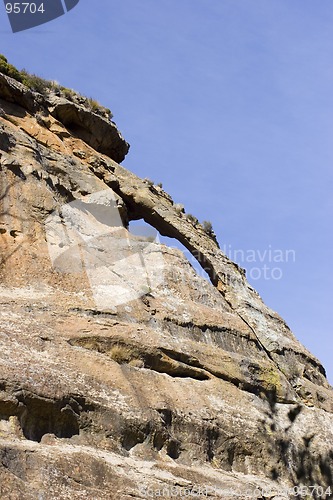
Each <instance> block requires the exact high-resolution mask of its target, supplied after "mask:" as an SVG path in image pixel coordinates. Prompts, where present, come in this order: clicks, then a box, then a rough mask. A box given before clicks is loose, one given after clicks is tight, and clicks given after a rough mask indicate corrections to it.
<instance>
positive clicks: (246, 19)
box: [0, 0, 333, 382]
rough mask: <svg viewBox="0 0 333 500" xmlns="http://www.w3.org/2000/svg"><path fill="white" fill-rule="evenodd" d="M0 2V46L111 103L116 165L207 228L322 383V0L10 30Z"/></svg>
mask: <svg viewBox="0 0 333 500" xmlns="http://www.w3.org/2000/svg"><path fill="white" fill-rule="evenodd" d="M0 8H1V9H2V10H0V23H1V24H0V32H1V40H2V44H1V45H2V47H1V50H0V52H3V53H4V54H5V55H6V56H7V57H8V59H9V60H10V62H12V63H13V64H15V65H16V66H17V67H19V68H23V67H25V68H26V69H28V70H29V71H31V72H35V73H37V74H38V75H40V76H43V77H45V78H50V79H55V80H58V81H59V82H60V83H61V84H62V85H65V86H68V87H72V88H75V89H77V90H79V91H80V92H81V93H83V94H86V95H88V96H93V97H95V98H96V99H98V100H99V101H100V102H101V103H102V104H104V105H105V106H107V107H109V108H111V109H112V111H113V113H114V116H115V121H116V122H117V124H118V126H119V128H120V130H121V131H122V132H123V134H124V136H125V138H126V139H127V140H128V141H129V142H130V144H131V150H130V153H129V155H128V158H127V159H126V160H125V162H124V165H125V166H126V167H128V168H129V169H131V170H133V171H134V172H135V173H137V174H138V175H140V176H142V177H149V178H151V179H153V180H154V181H155V182H156V183H157V182H163V187H164V188H165V189H166V190H167V191H168V192H170V194H172V196H173V198H174V200H175V201H176V202H182V203H184V205H185V208H186V210H187V211H188V212H191V213H193V214H194V215H196V216H197V217H198V218H199V219H200V220H204V219H208V220H211V221H212V222H213V226H214V229H215V231H216V233H217V236H218V239H219V241H220V244H221V246H222V247H225V248H226V250H227V253H229V255H230V256H231V257H233V256H234V255H235V252H236V251H237V252H238V253H237V256H238V260H239V262H240V264H241V265H242V266H243V267H246V268H247V270H248V275H252V277H253V279H250V281H251V283H252V284H253V285H254V286H255V288H256V289H257V290H258V291H259V293H260V294H261V295H262V297H263V298H264V300H265V301H266V303H267V304H268V305H269V306H271V307H272V308H273V309H275V310H276V311H278V312H279V314H280V315H281V316H283V317H284V319H285V320H286V321H287V323H288V324H289V325H290V327H291V328H292V330H293V331H294V333H295V335H296V336H297V337H298V339H299V340H300V341H301V342H302V343H303V344H304V345H305V346H306V347H308V348H309V349H310V350H311V351H312V352H313V353H314V354H315V355H317V356H318V357H319V359H320V360H321V361H322V362H323V364H324V366H325V368H326V370H327V373H328V376H329V378H330V381H331V382H333V365H332V357H333V339H332V320H331V307H332V295H333V293H332V277H333V272H332V265H331V262H332V243H333V237H332V216H333V197H332V188H333V169H332V163H333V141H332V132H333V91H332V89H333V29H332V26H333V3H332V1H331V0H320V1H319V2H318V1H315V0H292V1H290V0H255V1H254V0H252V1H251V0H158V1H156V0H141V1H139V0H118V1H113V0H98V1H97V2H92V1H91V0H89V1H88V0H80V2H79V4H78V6H77V7H75V8H74V9H73V10H72V11H71V12H69V13H68V14H66V15H65V16H63V17H60V18H58V19H57V20H54V21H53V22H51V23H49V24H46V25H44V26H40V27H39V28H36V29H34V30H29V31H26V32H21V33H16V34H12V33H11V31H10V26H9V23H8V20H7V18H6V14H5V9H4V8H3V7H1V6H0ZM269 250H271V254H270V255H269ZM288 250H289V251H292V252H293V253H292V254H291V253H289V254H288V256H289V259H287V257H286V253H285V252H286V251H288ZM265 251H266V255H265V254H264V252H265ZM242 252H243V254H242ZM253 256H254V257H253ZM253 258H254V259H255V260H256V261H255V262H249V260H251V261H252V260H253ZM274 258H275V259H277V258H278V259H280V260H281V259H282V260H284V261H285V262H276V261H274ZM287 260H288V261H287ZM286 261H287V262H286ZM264 266H266V270H264V269H263V267H264ZM267 268H268V269H269V270H267ZM275 268H278V270H275V271H274V272H273V270H274V269H275ZM272 272H273V274H274V277H275V278H278V277H279V278H280V279H274V278H273V276H272ZM281 273H282V276H281ZM265 278H266V279H265Z"/></svg>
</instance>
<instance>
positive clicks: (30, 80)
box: [0, 54, 113, 120]
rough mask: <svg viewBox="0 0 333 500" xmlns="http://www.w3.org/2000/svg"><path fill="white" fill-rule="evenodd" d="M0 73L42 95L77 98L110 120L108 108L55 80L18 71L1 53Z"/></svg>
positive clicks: (71, 99) (73, 99)
mask: <svg viewBox="0 0 333 500" xmlns="http://www.w3.org/2000/svg"><path fill="white" fill-rule="evenodd" d="M0 73H3V74H4V75H7V76H9V77H11V78H14V79H15V80H17V81H18V82H20V83H22V84H23V85H25V86H26V87H29V89H31V90H33V91H34V92H38V93H39V94H42V95H44V96H47V95H48V94H49V93H51V92H53V93H54V94H57V95H59V96H62V97H65V98H66V99H68V100H69V101H73V102H75V101H78V100H79V101H80V103H81V104H83V105H84V106H85V107H87V108H88V109H89V110H90V111H92V112H93V113H96V114H98V115H100V116H103V117H107V118H109V119H110V120H111V119H112V117H113V115H112V113H111V110H110V109H108V108H105V107H104V106H102V105H101V104H99V102H97V101H96V100H95V99H92V98H91V97H85V96H82V95H81V94H79V93H78V92H75V90H72V89H69V88H67V87H62V86H61V85H59V84H58V83H57V82H55V81H52V80H45V79H44V78H41V77H40V76H37V75H34V74H31V73H28V72H27V71H26V70H25V69H22V70H21V71H19V70H18V69H17V68H15V66H13V65H12V64H10V63H9V62H8V61H7V58H6V57H5V56H4V55H3V54H0Z"/></svg>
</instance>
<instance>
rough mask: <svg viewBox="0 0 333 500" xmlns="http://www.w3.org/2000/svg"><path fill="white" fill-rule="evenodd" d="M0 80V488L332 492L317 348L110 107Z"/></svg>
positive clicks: (6, 494) (88, 493)
mask: <svg viewBox="0 0 333 500" xmlns="http://www.w3.org/2000/svg"><path fill="white" fill-rule="evenodd" d="M0 80H1V82H0V83H1V85H0V97H1V100H0V107H1V110H0V114H1V118H0V120H1V123H0V147H1V159H0V242H1V268H0V277H1V282H0V301H1V310H0V315H1V327H0V342H1V349H0V366H1V380H0V384H1V387H0V390H1V392H0V456H1V464H2V466H1V469H0V493H1V498H19V499H35V498H43V499H44V498H45V499H49V498H59V499H62V498H64V499H65V498H73V499H76V498H77V499H82V498H87V499H92V498H93V499H95V498H96V499H110V498H115V499H118V498H120V499H126V498H152V497H154V496H155V497H163V496H164V497H166V498H167V497H168V496H169V497H171V494H172V493H177V494H178V496H179V497H181V495H183V496H185V494H187V496H190V494H191V495H192V496H193V497H194V496H195V494H201V495H202V496H203V495H204V494H206V496H207V495H208V494H209V495H210V496H211V497H213V498H222V499H231V498H240V499H243V498H244V499H245V498H249V495H252V497H250V498H286V499H288V498H291V497H292V488H293V487H295V486H299V485H304V487H305V488H308V493H309V495H311V491H313V498H320V494H321V490H310V486H314V485H318V486H320V487H322V488H323V489H324V492H325V493H326V498H329V490H328V489H327V488H329V486H330V485H332V483H333V480H332V479H333V478H332V459H333V445H332V443H333V417H332V410H333V393H332V389H331V387H330V386H329V384H328V382H327V380H326V378H325V372H324V369H323V367H322V366H321V364H320V362H319V361H318V360H317V359H316V358H315V357H314V356H313V355H312V354H311V353H309V352H308V351H307V350H306V349H305V348H304V347H303V346H302V345H301V344H300V343H299V342H298V341H297V340H296V338H295V337H294V336H293V334H292V333H291V332H290V330H289V328H288V326H287V325H286V324H285V322H284V321H283V320H282V319H281V318H280V317H279V316H278V315H277V314H276V313H275V312H273V311H272V310H270V309H269V308H267V307H266V306H265V305H264V304H263V302H262V300H261V298H260V297H259V295H258V294H257V293H256V292H255V291H254V290H253V289H252V287H251V286H250V285H249V284H248V282H247V281H246V277H245V275H244V272H243V270H242V269H240V268H239V267H238V266H237V265H236V264H234V263H233V262H231V261H230V260H229V259H228V258H227V257H226V256H225V255H224V254H223V253H222V252H221V251H220V249H219V247H218V245H217V243H216V241H215V237H214V235H212V234H207V233H206V232H205V231H204V228H203V227H202V226H201V225H200V224H198V223H196V222H195V220H194V221H193V220H191V219H189V218H188V217H186V214H185V213H184V212H183V211H182V210H179V207H178V206H177V205H175V204H174V203H173V201H172V199H171V197H170V196H169V195H168V194H167V193H165V192H164V191H163V189H161V188H160V187H158V186H154V185H152V183H150V182H149V181H147V180H142V179H139V178H138V177H136V176H135V175H134V174H132V173H131V172H128V171H127V170H126V169H124V168H123V167H121V166H120V165H118V164H117V163H115V160H117V161H121V159H123V156H124V154H126V152H127V150H128V145H126V144H127V143H125V141H124V140H123V139H122V138H121V136H120V134H118V132H117V129H116V128H115V126H114V125H113V124H112V133H110V134H109V136H108V138H107V139H105V140H104V142H103V141H102V139H101V138H100V142H98V141H97V139H95V140H93V138H92V137H94V136H96V137H97V136H98V126H97V125H96V123H97V122H98V120H99V118H98V117H96V116H97V115H96V116H94V113H92V112H90V114H89V116H88V111H87V110H86V109H83V108H82V109H81V108H80V103H79V102H75V103H74V104H75V106H74V105H73V106H74V107H73V106H72V104H70V103H67V104H66V103H65V102H63V100H62V101H61V102H59V101H58V100H57V99H56V98H55V97H52V96H51V97H49V98H47V97H45V96H44V97H42V96H41V95H37V94H35V93H33V92H31V91H29V90H28V89H26V88H25V87H24V86H22V85H21V84H19V83H17V82H15V81H14V80H11V79H10V78H8V77H5V76H1V77H0ZM62 99H63V98H62ZM71 106H72V108H71ZM73 116H74V118H75V120H76V121H78V120H82V122H80V123H81V125H82V127H81V128H80V127H79V126H78V124H77V123H76V122H75V123H76V127H74V126H73V123H74V122H73V120H74V118H73ZM69 117H72V118H71V119H70V118H69ZM75 120H74V121H75ZM103 120H104V121H105V124H104V125H103V126H105V127H107V120H106V118H105V117H104V118H103ZM98 123H99V122H98ZM89 127H90V128H89ZM95 127H97V128H96V130H95ZM83 130H84V131H83ZM89 134H90V135H89ZM101 144H102V145H101ZM105 144H107V146H105ZM104 146H105V148H106V149H105V148H104ZM125 150H126V152H125ZM114 151H117V154H116V155H113V153H112V152H114ZM117 155H118V156H117ZM140 219H142V221H145V223H146V224H149V225H150V229H149V228H148V229H147V226H146V225H144V224H142V227H141V228H140V226H139V227H138V228H137V231H136V234H133V232H131V231H129V230H128V223H129V221H131V220H140ZM158 233H159V234H162V235H166V236H169V237H172V238H176V239H178V240H179V241H180V242H181V243H182V244H183V245H184V246H185V247H186V248H187V249H188V250H189V251H190V252H191V253H192V254H193V255H194V256H195V257H196V258H197V259H198V261H199V262H200V264H201V265H202V266H203V268H204V269H205V270H206V271H207V273H208V275H209V276H210V282H208V281H207V280H205V279H204V278H202V277H200V276H199V275H198V274H197V273H196V272H195V270H194V269H193V267H192V266H191V265H190V263H189V262H188V261H187V260H186V258H185V257H184V255H183V253H182V252H181V251H180V250H177V249H175V248H169V247H167V246H165V245H161V244H160V243H159V239H158ZM303 491H305V490H303ZM332 493H333V492H332ZM274 495H275V496H274ZM316 495H317V496H316ZM321 498H325V497H324V496H322V497H321Z"/></svg>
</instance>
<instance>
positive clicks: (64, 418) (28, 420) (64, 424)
mask: <svg viewBox="0 0 333 500" xmlns="http://www.w3.org/2000/svg"><path fill="white" fill-rule="evenodd" d="M23 403H24V406H25V408H24V410H23V411H22V414H21V415H20V419H19V420H20V425H21V428H22V431H23V435H24V437H25V438H26V439H29V440H31V441H37V442H40V441H41V439H42V437H43V436H44V434H54V435H55V436H56V437H58V438H71V437H72V436H74V435H76V434H79V422H78V417H79V415H78V414H77V413H76V411H74V409H73V408H72V406H71V405H70V404H68V403H66V401H52V400H46V399H39V398H25V399H24V401H23Z"/></svg>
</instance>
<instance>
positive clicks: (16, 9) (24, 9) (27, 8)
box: [6, 2, 45, 14]
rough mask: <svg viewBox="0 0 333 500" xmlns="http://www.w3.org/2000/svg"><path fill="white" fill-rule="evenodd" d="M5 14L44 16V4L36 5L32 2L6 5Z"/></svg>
mask: <svg viewBox="0 0 333 500" xmlns="http://www.w3.org/2000/svg"><path fill="white" fill-rule="evenodd" d="M6 12H7V14H36V13H37V12H40V13H41V14H44V12H45V9H44V4H43V3H40V4H36V3H34V2H15V3H6Z"/></svg>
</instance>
